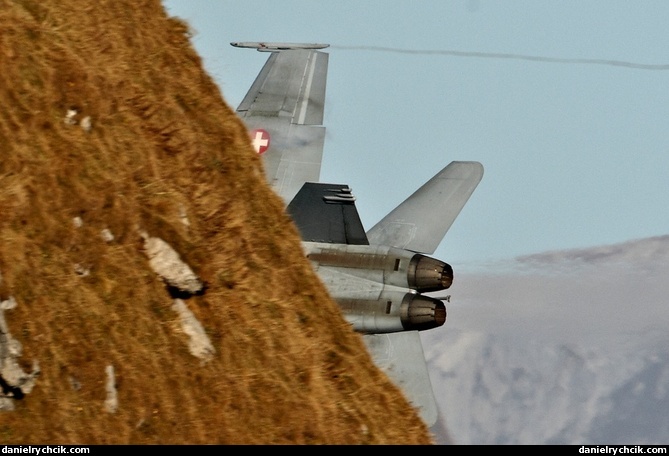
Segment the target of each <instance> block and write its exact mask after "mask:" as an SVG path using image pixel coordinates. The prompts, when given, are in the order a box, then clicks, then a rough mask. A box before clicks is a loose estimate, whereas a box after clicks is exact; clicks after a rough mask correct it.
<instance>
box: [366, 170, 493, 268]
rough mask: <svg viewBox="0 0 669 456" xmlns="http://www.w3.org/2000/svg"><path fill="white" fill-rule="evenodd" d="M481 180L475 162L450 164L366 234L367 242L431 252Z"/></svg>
mask: <svg viewBox="0 0 669 456" xmlns="http://www.w3.org/2000/svg"><path fill="white" fill-rule="evenodd" d="M482 177H483V165H481V164H480V163H479V162H472V161H455V162H451V163H450V164H449V165H448V166H446V167H445V168H444V169H442V170H441V171H439V172H438V173H437V174H436V175H435V176H434V177H433V178H432V179H430V180H429V181H427V182H426V183H425V184H424V185H423V186H422V187H421V188H419V189H418V190H416V192H414V193H413V194H412V195H411V196H409V197H408V198H407V199H406V200H404V202H403V203H402V204H400V205H399V206H397V207H396V208H395V209H393V210H392V211H391V212H390V213H389V214H388V215H386V216H385V217H384V218H383V219H382V220H381V221H380V222H379V223H377V224H376V225H374V226H373V227H372V228H371V229H370V230H369V231H367V239H368V240H369V243H370V244H371V245H376V244H380V245H391V246H393V247H398V248H402V249H407V250H411V251H414V252H420V253H426V254H428V255H429V254H432V253H434V251H435V250H436V249H437V247H438V246H439V244H440V243H441V240H442V239H443V238H444V236H445V235H446V232H447V231H448V229H449V228H450V227H451V225H452V224H453V222H454V221H455V219H456V217H457V216H458V214H460V211H461V210H462V208H463V207H464V205H465V203H466V202H467V200H468V199H469V197H470V196H471V194H472V193H473V192H474V190H475V189H476V186H477V185H478V184H479V182H480V181H481V178H482Z"/></svg>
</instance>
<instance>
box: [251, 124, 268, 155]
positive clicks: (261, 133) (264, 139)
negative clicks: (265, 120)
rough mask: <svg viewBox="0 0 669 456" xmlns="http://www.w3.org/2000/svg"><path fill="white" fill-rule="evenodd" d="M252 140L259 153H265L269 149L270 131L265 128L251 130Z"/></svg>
mask: <svg viewBox="0 0 669 456" xmlns="http://www.w3.org/2000/svg"><path fill="white" fill-rule="evenodd" d="M251 141H252V142H253V147H254V149H255V150H256V152H257V153H258V154H261V155H262V154H264V153H265V152H266V151H267V149H269V133H267V131H265V130H263V129H260V128H259V129H256V130H253V131H252V132H251Z"/></svg>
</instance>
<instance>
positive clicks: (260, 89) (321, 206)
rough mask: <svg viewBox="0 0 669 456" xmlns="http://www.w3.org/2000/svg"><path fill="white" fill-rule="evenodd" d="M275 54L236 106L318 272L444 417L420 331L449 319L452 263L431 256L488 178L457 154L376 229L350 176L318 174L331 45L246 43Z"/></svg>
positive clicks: (388, 363) (378, 355) (410, 394)
mask: <svg viewBox="0 0 669 456" xmlns="http://www.w3.org/2000/svg"><path fill="white" fill-rule="evenodd" d="M231 44H232V45H233V46H236V47H245V48H253V49H257V50H258V51H263V52H268V53H269V57H268V59H267V62H266V63H265V65H264V66H263V68H262V70H261V71H260V73H259V75H258V76H257V78H256V80H255V82H254V83H253V84H252V86H251V88H250V90H249V91H248V93H247V94H246V96H245V97H244V99H243V100H242V102H241V104H240V105H239V107H238V108H237V114H238V115H239V116H240V117H241V118H242V119H243V121H244V122H245V123H246V126H247V127H248V130H249V132H250V134H251V140H252V143H253V145H254V147H255V149H256V152H257V153H259V154H261V155H262V159H263V165H264V168H265V173H266V176H267V179H268V182H269V183H270V185H271V186H272V188H273V189H274V191H276V192H277V193H278V194H279V195H280V196H281V197H282V198H283V200H284V202H285V204H286V210H287V212H288V214H289V215H290V216H291V217H292V219H293V221H294V222H295V224H296V225H297V227H298V229H299V231H300V234H301V236H302V241H303V248H304V251H305V253H306V256H307V258H308V259H309V260H310V261H311V264H312V265H313V267H314V270H315V271H316V272H317V274H318V275H319V277H320V279H321V280H322V282H323V283H324V285H325V286H326V287H327V289H328V291H329V293H330V295H331V296H332V297H333V299H334V300H335V301H336V302H337V303H338V304H339V306H340V308H341V310H342V313H343V315H344V317H345V318H346V320H347V321H348V322H349V323H351V325H352V326H353V328H354V329H355V330H356V331H358V332H360V333H362V334H363V340H364V341H365V343H366V346H367V348H368V350H369V352H370V355H371V356H372V359H373V360H374V361H375V363H376V364H377V365H378V366H379V367H380V368H381V369H382V370H383V371H385V372H386V374H387V375H388V376H389V378H390V379H391V380H392V381H393V382H395V383H396V384H397V385H398V386H399V387H400V389H402V391H403V392H404V394H405V396H406V397H407V399H408V400H409V401H410V402H411V403H412V404H413V405H414V406H415V407H416V408H417V409H418V411H419V413H420V416H421V418H422V419H423V421H424V422H425V423H426V424H427V425H428V426H433V425H434V424H435V423H436V421H437V418H438V411H437V405H436V401H435V398H434V393H433V390H432V385H431V382H430V377H429V373H428V370H427V364H426V361H425V356H424V353H423V347H422V344H421V339H420V337H419V331H423V330H429V329H431V328H436V327H439V326H441V325H443V324H444V322H445V321H446V307H445V305H444V303H443V301H442V300H440V299H436V298H434V297H430V296H426V295H425V294H424V293H428V292H438V291H441V290H445V289H447V288H448V287H450V285H451V283H452V281H453V269H452V268H451V266H450V265H449V264H447V263H445V262H443V261H441V260H438V259H435V258H432V257H430V256H429V255H431V254H433V253H434V251H435V250H436V248H437V246H438V245H439V244H440V243H441V241H442V239H443V237H444V235H445V234H446V232H447V231H448V229H449V228H450V227H451V225H452V223H453V222H454V221H455V218H456V217H457V216H458V214H459V213H460V211H461V209H462V208H463V207H464V205H465V203H466V202H467V200H468V199H469V197H470V196H471V194H472V193H473V192H474V190H475V188H476V186H477V185H478V184H479V182H480V180H481V178H482V177H483V166H482V165H481V164H480V163H478V162H473V161H454V162H451V163H450V164H448V165H447V166H446V167H445V168H443V169H442V170H440V171H439V172H438V173H437V174H436V175H435V176H434V177H432V178H431V179H430V180H429V181H428V182H426V183H425V184H424V185H423V186H422V187H420V188H419V189H418V190H416V191H415V192H414V193H413V194H412V195H410V196H409V197H408V198H407V199H406V200H405V201H404V202H402V203H401V204H400V205H399V206H397V207H396V208H395V209H394V210H392V211H391V212H390V213H389V214H388V215H386V216H385V217H384V218H383V219H382V220H381V221H379V222H378V223H377V224H376V225H374V226H373V227H372V228H371V229H369V230H365V229H364V227H363V226H362V223H361V221H360V217H359V215H358V212H357V209H356V207H355V196H354V195H353V192H352V190H351V188H350V187H349V186H348V185H346V184H329V183H322V182H319V177H320V170H321V161H322V156H323V144H324V140H325V127H324V126H323V106H324V104H325V86H326V78H327V67H328V54H327V53H326V52H323V51H322V49H325V48H327V47H328V45H327V44H317V43H311V44H293V43H267V42H263V43H261V42H244V43H239V42H238V43H231Z"/></svg>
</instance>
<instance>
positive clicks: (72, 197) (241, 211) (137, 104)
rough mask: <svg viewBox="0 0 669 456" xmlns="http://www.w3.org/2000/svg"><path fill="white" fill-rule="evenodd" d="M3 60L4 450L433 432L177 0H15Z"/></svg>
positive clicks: (4, 33) (0, 26) (0, 34)
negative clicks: (345, 313) (362, 324)
mask: <svg viewBox="0 0 669 456" xmlns="http://www.w3.org/2000/svg"><path fill="white" fill-rule="evenodd" d="M0 68H2V71H1V72H0V106H2V109H1V110H0V303H2V305H0V386H2V394H0V443H1V444H7V443H13V444H26V443H32V444H35V443H42V444H47V443H59V444H68V443H70V444H116V443H133V444H144V443H165V444H169V443H176V444H180V443H188V444H201V443H214V444H219V443H397V444H406V443H416V444H422V443H430V442H431V436H430V435H429V433H428V430H427V429H426V427H425V425H424V424H423V423H422V422H421V421H420V419H419V418H418V415H417V413H416V412H415V410H413V409H412V408H411V407H410V406H409V404H408V403H407V401H406V400H405V399H404V397H403V396H402V395H401V394H400V392H399V391H398V390H397V389H396V388H395V387H394V386H393V385H392V384H391V383H390V382H389V380H388V379H387V378H386V377H385V376H384V375H383V374H382V373H381V372H380V371H379V370H378V369H377V368H376V367H375V366H374V365H373V363H372V362H371V360H370V358H369V356H368V355H367V353H366V352H365V349H364V345H363V344H362V341H361V340H360V338H359V336H358V335H356V334H355V333H353V332H352V330H351V329H350V327H349V326H348V325H347V324H346V323H345V321H344V320H343V319H342V318H341V316H340V314H339V310H338V308H337V306H336V305H335V304H334V302H333V301H332V300H331V299H330V297H329V296H328V295H327V293H326V291H325V290H324V288H323V287H322V285H321V283H320V282H319V281H318V279H317V277H316V276H315V274H314V273H313V271H312V270H311V268H310V265H309V264H308V262H307V261H306V259H305V258H304V257H303V255H302V252H301V248H300V239H299V236H298V234H297V231H296V229H295V228H294V226H293V225H292V223H291V221H290V220H289V218H288V217H287V216H286V215H285V213H284V211H283V204H282V202H281V201H280V199H279V198H278V197H276V196H275V195H274V194H273V193H272V192H271V191H270V190H269V188H268V186H267V185H266V184H265V180H264V177H263V172H262V168H261V163H260V161H259V160H258V157H257V156H256V155H255V154H254V152H253V149H252V147H251V145H250V144H249V139H248V136H247V132H246V130H245V129H244V127H243V125H242V123H241V122H240V121H239V120H238V118H237V117H236V116H235V114H234V112H233V111H232V110H231V109H230V108H229V107H228V106H227V105H226V104H225V102H224V101H223V99H222V97H221V94H220V92H219V90H218V88H217V86H216V85H215V84H214V83H213V81H212V80H211V78H210V77H209V76H208V75H207V74H206V73H205V72H204V71H203V68H202V64H201V61H200V58H199V57H198V55H197V54H196V53H195V52H194V50H193V48H192V46H191V44H190V41H189V31H188V27H187V26H186V25H185V24H184V23H183V22H181V21H180V20H177V19H175V18H170V17H168V16H167V15H166V13H165V11H164V9H163V7H162V5H161V3H160V2H159V0H77V1H73V0H0ZM163 255H164V256H163Z"/></svg>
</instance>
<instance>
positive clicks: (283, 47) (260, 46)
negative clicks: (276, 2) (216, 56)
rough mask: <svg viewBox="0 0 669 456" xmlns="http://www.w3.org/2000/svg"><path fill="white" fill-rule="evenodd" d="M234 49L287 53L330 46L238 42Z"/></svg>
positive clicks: (235, 43) (234, 44) (234, 43)
mask: <svg viewBox="0 0 669 456" xmlns="http://www.w3.org/2000/svg"><path fill="white" fill-rule="evenodd" d="M230 44H231V45H233V46H234V47H239V48H251V49H257V50H259V51H261V52H272V51H287V50H289V49H325V48H326V47H329V46H330V45H329V44H319V43H269V42H266V41H236V42H233V43H230Z"/></svg>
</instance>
